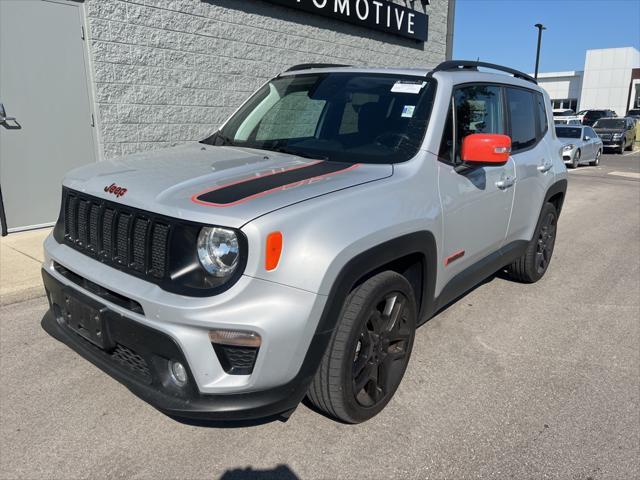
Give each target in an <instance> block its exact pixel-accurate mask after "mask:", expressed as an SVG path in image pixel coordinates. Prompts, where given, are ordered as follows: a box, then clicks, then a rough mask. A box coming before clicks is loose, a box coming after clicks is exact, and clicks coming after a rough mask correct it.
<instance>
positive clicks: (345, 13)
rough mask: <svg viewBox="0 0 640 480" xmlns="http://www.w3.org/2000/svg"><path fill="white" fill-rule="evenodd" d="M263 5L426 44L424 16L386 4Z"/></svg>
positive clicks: (375, 0) (340, 0)
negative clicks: (304, 13)
mask: <svg viewBox="0 0 640 480" xmlns="http://www.w3.org/2000/svg"><path fill="white" fill-rule="evenodd" d="M267 1H268V2H271V3H277V4H278V5H284V6H286V7H292V8H298V9H300V10H304V11H306V12H311V13H317V14H319V15H324V16H326V17H331V18H336V19H339V20H344V21H345V22H349V23H354V24H356V25H361V26H363V27H367V28H373V29H375V30H381V31H383V32H387V33H391V34H394V35H400V36H402V37H406V38H411V39H413V40H417V41H421V42H425V41H426V40H427V25H428V16H427V15H425V14H424V13H421V12H418V11H416V10H413V9H411V8H406V7H403V6H401V5H397V4H395V3H392V2H388V1H386V0H267ZM423 3H428V2H423Z"/></svg>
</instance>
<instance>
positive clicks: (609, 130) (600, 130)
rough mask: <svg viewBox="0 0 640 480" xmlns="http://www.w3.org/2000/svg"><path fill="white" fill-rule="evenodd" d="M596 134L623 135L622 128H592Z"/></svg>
mask: <svg viewBox="0 0 640 480" xmlns="http://www.w3.org/2000/svg"><path fill="white" fill-rule="evenodd" d="M593 130H594V131H595V132H596V133H624V131H625V130H624V128H594V129H593Z"/></svg>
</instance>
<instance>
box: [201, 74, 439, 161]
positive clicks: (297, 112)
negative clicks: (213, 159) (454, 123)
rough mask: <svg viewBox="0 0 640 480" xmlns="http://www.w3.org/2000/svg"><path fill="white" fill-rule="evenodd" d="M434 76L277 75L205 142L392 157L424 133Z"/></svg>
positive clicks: (410, 151)
mask: <svg viewBox="0 0 640 480" xmlns="http://www.w3.org/2000/svg"><path fill="white" fill-rule="evenodd" d="M434 93H435V81H434V80H429V79H426V78H420V77H411V76H402V75H389V74H369V73H323V74H306V75H294V76H285V77H281V78H276V79H274V80H272V81H271V82H269V83H268V84H266V85H265V86H264V87H262V88H261V89H260V90H258V92H256V93H255V94H254V95H253V97H251V99H249V101H248V102H247V103H246V104H245V105H243V106H242V107H241V108H240V109H239V110H238V111H237V112H236V113H235V114H234V115H233V116H232V117H231V118H230V119H229V121H228V122H227V123H226V124H225V125H224V126H223V127H222V128H221V129H220V131H218V132H216V133H215V134H214V135H212V136H211V137H209V138H207V139H206V140H204V143H208V144H211V145H235V146H239V147H248V148H257V149H262V150H273V151H277V152H284V153H292V154H295V155H301V156H306V157H310V158H318V159H328V160H334V161H340V162H349V163H396V162H402V161H405V160H408V159H410V158H411V157H413V156H414V155H415V154H416V153H417V151H418V149H419V148H420V145H421V143H422V140H423V138H424V134H425V131H426V128H427V123H428V120H429V115H430V113H431V107H432V105H433V98H434Z"/></svg>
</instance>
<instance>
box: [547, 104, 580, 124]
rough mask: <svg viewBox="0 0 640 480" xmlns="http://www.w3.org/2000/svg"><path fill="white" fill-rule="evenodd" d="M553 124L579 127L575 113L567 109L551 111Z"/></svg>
mask: <svg viewBox="0 0 640 480" xmlns="http://www.w3.org/2000/svg"><path fill="white" fill-rule="evenodd" d="M553 123H555V124H556V125H581V124H582V122H581V121H580V119H578V117H577V116H576V112H574V111H573V110H571V109H568V108H555V109H553Z"/></svg>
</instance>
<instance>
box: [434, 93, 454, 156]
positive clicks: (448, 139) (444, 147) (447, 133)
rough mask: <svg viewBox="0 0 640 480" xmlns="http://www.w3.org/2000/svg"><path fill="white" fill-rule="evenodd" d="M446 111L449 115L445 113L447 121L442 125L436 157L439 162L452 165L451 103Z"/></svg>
mask: <svg viewBox="0 0 640 480" xmlns="http://www.w3.org/2000/svg"><path fill="white" fill-rule="evenodd" d="M448 110H449V113H447V121H446V123H445V124H444V131H443V132H442V141H441V142H440V152H439V153H438V156H439V157H440V160H442V161H444V162H447V163H453V159H454V158H455V156H454V153H453V101H451V102H449V109H448Z"/></svg>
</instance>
